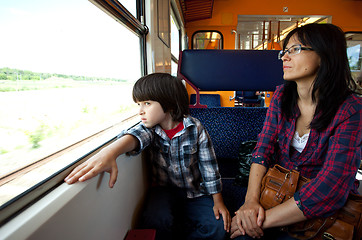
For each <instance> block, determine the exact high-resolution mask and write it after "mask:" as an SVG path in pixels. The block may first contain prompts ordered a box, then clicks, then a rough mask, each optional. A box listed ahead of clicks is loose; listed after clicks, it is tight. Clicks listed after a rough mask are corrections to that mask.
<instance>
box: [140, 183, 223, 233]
mask: <svg viewBox="0 0 362 240" xmlns="http://www.w3.org/2000/svg"><path fill="white" fill-rule="evenodd" d="M213 206H214V202H213V199H212V196H203V197H198V198H193V199H188V198H187V197H186V192H185V191H184V190H182V189H179V188H175V187H153V188H151V190H150V193H149V196H148V198H147V200H146V207H145V211H144V214H143V219H142V220H143V221H142V223H143V224H142V228H154V229H156V239H157V240H163V239H165V240H178V239H180V240H186V239H187V240H189V239H190V240H191V239H215V240H223V239H224V238H225V235H226V231H225V230H224V222H223V220H222V216H221V215H220V219H219V220H216V218H215V215H214V212H213Z"/></svg>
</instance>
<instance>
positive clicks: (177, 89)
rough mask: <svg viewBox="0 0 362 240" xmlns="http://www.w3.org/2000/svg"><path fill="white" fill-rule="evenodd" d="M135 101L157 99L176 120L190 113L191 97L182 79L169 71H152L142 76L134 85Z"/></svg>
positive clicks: (180, 119) (164, 109)
mask: <svg viewBox="0 0 362 240" xmlns="http://www.w3.org/2000/svg"><path fill="white" fill-rule="evenodd" d="M132 95H133V101H135V102H137V101H147V100H151V101H156V102H159V103H160V105H161V106H162V109H163V111H164V112H169V113H170V114H171V117H172V119H173V120H174V121H182V119H183V117H184V116H185V115H188V114H189V97H188V94H187V91H186V88H185V86H184V85H183V83H182V81H181V80H179V79H177V78H176V77H174V76H172V75H170V74H168V73H152V74H149V75H146V76H144V77H141V78H140V79H139V80H138V81H137V82H136V83H135V85H134V86H133V93H132Z"/></svg>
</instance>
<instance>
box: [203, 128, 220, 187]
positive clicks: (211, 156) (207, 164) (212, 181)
mask: <svg viewBox="0 0 362 240" xmlns="http://www.w3.org/2000/svg"><path fill="white" fill-rule="evenodd" d="M198 128H199V136H198V156H199V169H200V173H201V176H202V179H203V182H202V183H201V185H202V186H203V187H204V188H205V189H206V191H207V193H208V194H215V193H219V192H221V176H220V173H219V167H218V165H217V160H216V155H215V151H214V148H213V145H212V142H211V139H210V136H209V134H208V133H207V131H206V129H205V128H204V127H203V126H202V125H201V124H200V125H199V126H198Z"/></svg>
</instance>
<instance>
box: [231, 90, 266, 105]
mask: <svg viewBox="0 0 362 240" xmlns="http://www.w3.org/2000/svg"><path fill="white" fill-rule="evenodd" d="M235 99H236V101H237V102H238V103H242V104H243V105H244V104H251V105H253V106H255V105H260V103H261V98H260V97H259V96H258V95H256V91H236V94H235Z"/></svg>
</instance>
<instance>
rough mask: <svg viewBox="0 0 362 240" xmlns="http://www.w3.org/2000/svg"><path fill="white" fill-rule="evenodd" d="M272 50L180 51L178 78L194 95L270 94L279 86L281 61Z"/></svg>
mask: <svg viewBox="0 0 362 240" xmlns="http://www.w3.org/2000/svg"><path fill="white" fill-rule="evenodd" d="M278 52H279V51H276V50H184V51H182V52H181V54H180V58H179V69H178V74H177V75H178V77H179V78H180V79H184V80H185V81H186V82H187V83H188V84H189V85H190V86H191V87H192V88H193V89H194V90H195V91H196V95H197V96H196V104H195V105H191V106H190V107H206V106H205V105H202V104H200V98H199V96H200V91H274V90H275V87H276V86H277V85H281V84H283V82H284V81H283V67H282V65H283V64H282V61H280V60H278V57H277V56H278Z"/></svg>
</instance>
